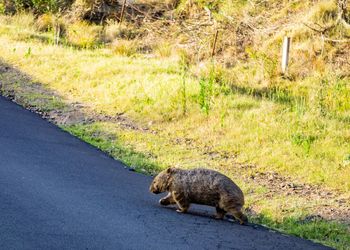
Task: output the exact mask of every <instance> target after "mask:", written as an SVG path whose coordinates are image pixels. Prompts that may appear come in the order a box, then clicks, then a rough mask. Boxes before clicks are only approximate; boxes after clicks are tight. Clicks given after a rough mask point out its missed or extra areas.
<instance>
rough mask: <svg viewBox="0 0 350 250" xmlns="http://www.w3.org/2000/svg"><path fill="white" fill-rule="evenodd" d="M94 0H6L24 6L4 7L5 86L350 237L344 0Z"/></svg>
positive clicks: (260, 212)
mask: <svg viewBox="0 0 350 250" xmlns="http://www.w3.org/2000/svg"><path fill="white" fill-rule="evenodd" d="M92 2H94V1H91V2H90V1H83V0H81V1H80V0H79V1H74V2H73V1H71V2H68V1H62V3H60V2H59V1H58V2H56V1H52V2H50V1H32V2H31V1H27V2H26V4H27V5H24V4H23V3H22V4H21V1H15V3H16V4H14V5H11V4H9V2H7V1H0V12H3V13H4V14H5V13H7V14H9V13H12V14H14V15H2V16H0V42H1V44H2V46H0V91H1V93H2V94H3V95H6V96H9V97H11V98H13V99H14V100H15V101H16V102H18V103H20V104H22V105H24V106H26V107H28V108H30V109H32V110H34V111H36V112H38V113H41V114H42V115H43V116H44V117H46V118H48V119H50V120H52V121H53V122H54V123H56V124H58V125H59V126H61V127H62V128H63V129H64V130H66V131H68V132H70V133H72V134H74V135H76V136H78V137H79V138H81V139H83V140H85V141H87V142H89V143H91V144H92V145H95V146H97V147H99V148H100V149H101V150H103V151H105V152H107V153H108V154H110V155H111V156H113V157H114V158H116V159H119V160H121V161H123V162H124V163H126V164H127V165H128V166H129V167H130V168H133V169H135V170H136V171H139V172H143V173H148V174H155V173H157V172H158V171H160V170H162V169H164V168H166V167H169V166H176V167H182V168H193V167H196V166H204V167H208V168H212V169H216V170H219V171H220V172H223V173H224V174H226V175H228V176H230V177H231V178H232V179H233V180H235V182H237V183H238V184H239V185H240V186H241V187H242V189H243V191H244V193H245V194H246V203H247V212H248V214H249V216H250V219H251V221H253V222H257V223H262V224H264V225H267V226H269V227H272V228H276V229H278V230H280V231H283V232H286V233H290V234H294V235H297V236H300V237H304V238H307V239H311V240H314V241H317V242H321V243H323V244H326V245H329V246H332V247H335V248H338V249H349V247H350V220H349V218H350V202H349V200H350V40H349V39H350V28H349V23H348V21H349V19H350V15H349V14H348V12H346V11H344V13H341V14H339V13H340V9H339V6H337V4H336V1H332V0H327V1H326V0H325V1H297V0H295V1H270V2H264V1H244V0H241V1H238V0H237V1H184V0H183V1H176V2H175V1H174V2H173V1H165V2H163V3H157V2H152V1H149V0H147V1H146V0H144V1H136V2H135V3H134V5H132V6H133V7H132V8H131V7H130V6H131V5H129V7H128V8H126V13H125V18H124V20H123V22H122V23H119V22H118V21H119V19H120V11H121V6H120V5H117V6H115V8H112V9H113V11H116V13H114V12H113V11H112V10H111V12H107V14H106V15H105V16H103V15H102V16H99V15H98V13H99V10H100V9H99V8H98V6H97V7H96V4H95V5H93V4H92V5H89V4H91V3H92ZM101 2H102V3H103V1H101ZM111 2H112V1H111ZM190 2H191V4H190ZM11 3H12V1H11ZM105 4H106V6H112V3H109V2H108V1H105ZM72 6H73V7H72ZM93 8H97V9H95V10H94V11H91V10H92V9H93ZM349 8H350V7H349ZM105 9H106V8H105ZM29 10H30V12H28V11H29ZM113 16H114V18H113ZM216 31H218V40H217V42H216V49H215V50H214V55H213V56H212V54H213V48H212V47H213V42H214V35H215V33H216ZM285 35H288V36H291V37H292V50H291V55H290V57H291V62H290V68H289V71H288V74H287V75H282V74H281V72H280V57H281V45H282V40H283V37H284V36H285Z"/></svg>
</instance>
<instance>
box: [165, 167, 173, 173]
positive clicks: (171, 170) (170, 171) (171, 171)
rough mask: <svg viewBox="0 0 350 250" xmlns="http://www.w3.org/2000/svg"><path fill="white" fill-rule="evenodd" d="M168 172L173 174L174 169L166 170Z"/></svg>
mask: <svg viewBox="0 0 350 250" xmlns="http://www.w3.org/2000/svg"><path fill="white" fill-rule="evenodd" d="M166 172H167V173H168V174H171V173H173V172H174V168H168V169H167V170H166Z"/></svg>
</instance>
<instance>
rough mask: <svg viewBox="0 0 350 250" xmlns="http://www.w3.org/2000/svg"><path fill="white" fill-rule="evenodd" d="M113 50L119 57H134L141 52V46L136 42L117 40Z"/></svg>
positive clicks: (112, 46)
mask: <svg viewBox="0 0 350 250" xmlns="http://www.w3.org/2000/svg"><path fill="white" fill-rule="evenodd" d="M111 49H112V51H113V53H115V54H117V55H122V56H132V55H134V54H136V53H137V52H138V51H139V44H138V42H137V41H135V40H115V41H114V42H113V44H112V45H111Z"/></svg>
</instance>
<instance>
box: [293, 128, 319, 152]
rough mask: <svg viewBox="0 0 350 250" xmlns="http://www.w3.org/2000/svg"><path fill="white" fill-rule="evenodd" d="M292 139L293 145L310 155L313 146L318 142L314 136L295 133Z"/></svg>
mask: <svg viewBox="0 0 350 250" xmlns="http://www.w3.org/2000/svg"><path fill="white" fill-rule="evenodd" d="M291 139H292V142H293V144H295V145H297V146H300V147H302V148H303V149H304V152H305V153H306V154H308V153H309V152H310V149H311V145H312V144H313V143H314V142H315V141H316V139H317V137H316V136H313V135H305V134H302V133H295V134H293V135H292V136H291Z"/></svg>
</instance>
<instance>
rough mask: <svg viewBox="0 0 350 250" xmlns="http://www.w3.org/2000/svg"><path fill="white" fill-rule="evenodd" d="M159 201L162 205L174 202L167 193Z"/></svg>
mask: <svg viewBox="0 0 350 250" xmlns="http://www.w3.org/2000/svg"><path fill="white" fill-rule="evenodd" d="M159 203H160V204H161V205H163V206H168V205H171V204H175V200H174V198H173V196H172V194H171V193H168V195H167V196H165V197H164V198H162V199H160V200H159Z"/></svg>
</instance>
